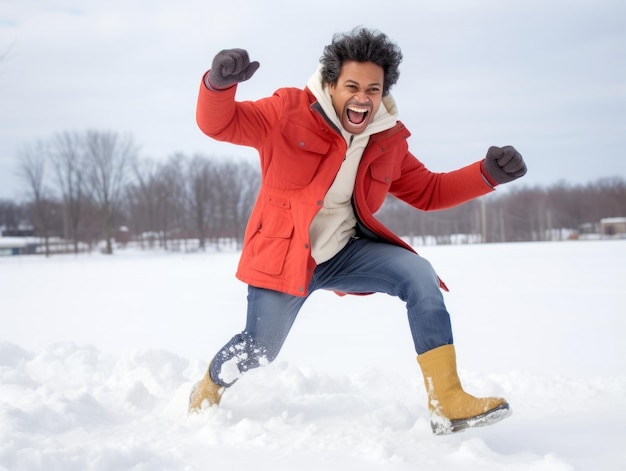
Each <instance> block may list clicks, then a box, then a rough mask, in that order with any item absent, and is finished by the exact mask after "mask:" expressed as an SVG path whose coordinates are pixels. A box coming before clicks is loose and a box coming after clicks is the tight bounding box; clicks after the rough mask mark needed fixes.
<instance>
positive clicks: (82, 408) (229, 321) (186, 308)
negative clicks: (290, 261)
mask: <svg viewBox="0 0 626 471" xmlns="http://www.w3.org/2000/svg"><path fill="white" fill-rule="evenodd" d="M419 251H420V253H422V255H424V256H425V257H426V258H428V259H429V260H430V261H431V262H432V263H433V265H434V266H435V267H436V269H437V271H438V273H439V274H440V276H441V277H442V278H443V279H444V281H446V283H447V284H448V286H449V287H450V289H451V292H450V293H447V294H446V295H445V297H446V302H447V305H448V308H449V309H450V311H451V314H452V321H453V326H454V333H455V343H456V346H457V356H458V362H459V372H460V375H461V379H462V382H463V384H464V386H465V388H466V390H468V392H470V393H472V394H476V395H482V394H488V395H503V396H504V397H506V398H507V399H508V401H509V403H510V404H511V407H512V409H513V415H512V417H510V418H507V419H506V420H504V421H502V422H500V423H498V424H495V425H493V426H490V427H485V428H481V429H472V430H468V431H466V432H463V433H459V434H455V435H450V436H444V437H436V436H433V435H432V433H431V430H430V425H429V421H428V412H427V407H426V393H425V390H424V385H423V381H422V378H421V374H420V372H419V368H418V365H417V362H416V360H415V354H414V352H413V351H412V342H411V339H410V334H409V329H408V322H407V320H406V316H405V314H404V311H403V307H402V304H401V303H400V302H399V301H398V300H396V299H394V298H390V297H387V296H384V295H374V296H367V297H338V296H336V295H334V294H332V293H326V292H322V293H315V294H314V295H313V296H312V297H311V298H310V299H309V300H308V301H307V303H306V304H305V306H304V308H303V310H302V312H301V314H300V317H299V318H298V319H297V321H296V323H295V325H294V328H293V330H292V332H291V334H290V337H289V338H288V339H287V342H286V344H285V346H284V348H283V350H282V352H281V354H280V355H279V357H278V359H277V360H276V361H275V362H274V363H272V364H271V365H269V366H267V367H265V368H262V369H259V370H255V371H252V372H250V373H249V374H247V375H246V376H245V377H244V378H242V379H241V381H239V382H238V383H237V384H236V385H235V386H234V387H233V388H231V389H230V390H228V391H226V393H225V395H224V397H223V400H222V405H221V407H220V408H219V409H212V410H207V411H204V412H203V413H201V414H197V415H192V416H189V415H187V402H188V397H189V392H190V390H191V387H192V385H193V384H194V383H195V381H197V380H199V379H200V378H201V376H202V375H203V374H204V371H205V369H206V367H207V363H208V361H209V360H210V358H211V357H212V355H213V354H214V353H215V351H216V350H217V349H218V348H219V347H221V346H222V345H223V344H224V343H225V342H226V341H227V340H228V339H230V337H231V336H232V335H233V334H235V333H237V332H239V331H240V330H241V328H242V327H243V322H244V312H245V296H246V287H245V285H243V284H242V283H241V282H239V281H237V280H236V279H235V278H234V271H235V268H236V264H237V260H238V253H236V252H215V253H200V254H178V253H149V252H132V251H119V252H118V253H117V254H116V255H114V256H113V257H110V256H105V255H100V254H93V255H80V256H73V255H70V256H54V257H52V258H49V259H46V258H44V257H41V256H23V257H3V258H0V470H1V471H9V470H10V471H22V470H29V471H31V470H46V471H54V470H63V471H72V470H76V471H78V470H80V471H84V470H96V471H98V470H135V471H146V470H182V471H195V470H206V469H211V470H249V469H254V470H260V471H264V470H272V471H274V470H290V471H293V470H299V471H308V470H311V471H312V470H315V471H319V470H321V469H324V470H329V471H333V470H342V471H343V470H353V469H359V470H362V471H370V470H371V471H374V470H376V471H380V470H394V471H395V470H400V471H403V470H415V469H420V470H437V471H445V470H481V471H490V470H520V471H521V470H525V471H526V470H532V471H548V470H550V471H553V470H556V471H561V470H562V471H569V470H598V469H601V470H609V471H610V470H622V469H626V448H625V447H624V443H626V427H624V424H625V423H626V374H625V373H626V347H625V346H624V342H623V339H622V336H623V334H624V332H625V331H626V319H625V314H626V309H625V306H626V241H624V240H611V241H570V242H552V243H525V244H502V245H498V244H493V245H464V246H439V247H422V248H419Z"/></svg>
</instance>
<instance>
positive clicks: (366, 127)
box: [189, 29, 526, 434]
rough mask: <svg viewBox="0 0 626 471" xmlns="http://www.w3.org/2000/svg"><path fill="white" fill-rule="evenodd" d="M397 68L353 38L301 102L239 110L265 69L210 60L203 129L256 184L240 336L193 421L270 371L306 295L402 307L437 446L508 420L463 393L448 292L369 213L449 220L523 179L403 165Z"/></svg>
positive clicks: (382, 41)
mask: <svg viewBox="0 0 626 471" xmlns="http://www.w3.org/2000/svg"><path fill="white" fill-rule="evenodd" d="M401 60H402V54H401V51H400V49H399V48H398V47H397V46H396V45H395V44H393V43H392V42H390V40H389V39H388V38H387V36H386V35H384V34H382V33H380V32H377V31H372V30H368V29H355V30H354V31H352V32H350V33H347V34H341V35H335V37H334V38H333V41H332V44H330V45H328V46H327V47H326V48H325V50H324V55H323V56H322V58H321V65H320V67H319V69H318V70H317V72H316V73H315V74H314V75H313V76H312V77H311V79H310V80H309V81H308V83H307V86H306V88H305V89H304V90H302V89H296V88H282V89H279V90H277V91H276V92H275V93H274V95H272V96H271V97H266V98H263V99H260V100H258V101H254V102H252V101H246V102H237V101H236V100H235V92H236V89H237V84H238V83H240V82H243V81H246V80H248V79H250V78H251V77H252V75H253V74H254V73H255V72H256V70H257V69H258V67H259V63H258V62H251V61H250V60H249V58H248V53H247V52H246V51H245V50H243V49H231V50H225V51H222V52H220V53H218V54H217V55H216V56H215V58H214V60H213V64H212V67H211V69H210V70H209V72H207V73H206V74H205V76H204V78H203V81H202V84H201V86H200V93H199V97H198V107H197V115H196V119H197V122H198V125H199V127H200V129H201V130H202V131H203V132H204V133H205V134H207V135H208V136H210V137H212V138H214V139H217V140H221V141H227V142H231V143H233V144H238V145H244V146H250V147H253V148H255V149H257V151H258V152H259V156H260V161H261V169H262V184H261V188H260V191H259V195H258V198H257V201H256V204H255V206H254V208H253V210H252V213H251V215H250V219H249V221H248V226H247V229H246V232H245V237H244V245H243V250H242V254H241V259H240V263H239V268H238V271H237V277H238V278H239V279H241V280H242V281H244V282H245V283H247V284H248V285H249V287H248V312H247V322H246V326H245V329H244V330H243V331H242V332H241V333H239V334H237V335H235V336H234V337H233V338H232V339H231V340H230V341H229V342H228V343H227V344H226V345H225V346H224V347H223V348H222V349H221V350H219V352H218V353H217V354H216V355H215V357H214V358H213V360H212V361H211V363H210V365H209V368H208V371H207V373H206V375H205V376H204V378H203V379H202V380H201V381H200V382H198V383H197V384H196V385H195V387H194V389H193V391H192V393H191V397H190V405H189V410H190V411H192V412H193V411H199V410H201V409H202V408H203V407H207V406H213V405H217V404H219V402H220V399H221V396H222V394H223V392H224V391H225V389H227V388H229V387H231V386H232V385H233V384H234V383H235V382H236V381H237V380H238V379H239V378H240V376H241V375H242V374H244V373H245V372H246V371H248V370H250V369H252V368H256V367H259V366H263V365H266V364H268V363H270V362H271V361H273V360H274V359H275V358H276V355H277V354H278V352H279V350H280V348H281V346H282V345H283V342H284V340H285V338H286V336H287V334H288V332H289V330H290V328H291V325H292V324H293V322H294V320H295V318H296V316H297V314H298V311H299V310H300V308H301V306H302V305H303V303H304V302H305V301H306V299H307V298H308V296H310V295H311V293H313V292H314V291H316V290H319V289H325V290H333V291H336V292H339V293H354V294H357V293H359V294H365V293H374V292H381V293H387V294H390V295H392V296H398V297H399V298H400V299H402V300H403V301H404V302H405V303H406V308H407V313H408V318H409V326H410V329H411V333H412V336H413V341H414V344H415V351H416V353H417V354H418V357H417V360H418V363H419V365H420V367H421V369H422V373H423V376H424V384H425V386H426V390H427V393H428V399H429V401H428V402H429V403H428V405H429V410H430V415H431V425H432V428H433V432H434V433H436V434H444V433H451V432H455V431H459V430H464V429H466V428H467V427H472V426H478V425H487V424H490V423H493V422H496V421H498V420H500V419H502V418H504V417H507V416H508V415H510V409H509V405H508V403H507V402H506V401H505V400H504V399H501V398H475V397H473V396H471V395H469V394H467V393H465V392H464V391H463V389H462V387H461V384H460V381H459V378H458V375H457V371H456V357H455V350H454V346H453V339H452V329H451V325H450V316H449V314H448V312H447V310H446V307H445V305H444V301H443V296H442V294H441V289H440V288H443V289H446V288H445V285H444V284H443V283H442V282H441V280H439V278H438V277H437V275H436V274H435V272H434V270H433V268H432V267H431V265H430V264H429V262H428V261H426V260H425V259H424V258H422V257H420V256H419V255H417V254H416V253H415V252H414V250H413V249H412V248H411V247H410V246H408V245H407V244H406V243H404V242H403V241H402V240H401V239H400V238H399V237H398V236H396V235H395V234H394V233H392V232H391V231H390V230H389V229H388V228H386V227H385V226H384V225H383V224H381V223H380V222H379V221H378V220H377V219H376V218H375V217H374V213H375V212H376V211H377V210H378V209H379V208H380V207H381V205H382V204H383V202H384V200H385V197H386V195H387V194H388V193H391V194H392V195H394V196H396V197H397V198H400V199H401V200H403V201H405V202H407V203H409V204H411V205H413V206H414V207H416V208H419V209H421V210H440V209H445V208H449V207H451V206H455V205H458V204H461V203H464V202H466V201H468V200H470V199H473V198H476V197H478V196H481V195H484V194H486V193H489V192H490V191H492V190H493V188H494V187H495V186H496V185H498V184H501V183H506V182H509V181H511V180H514V179H516V178H518V177H520V176H522V175H524V174H525V173H526V166H525V164H524V161H523V159H522V157H521V155H520V154H519V153H518V152H517V151H516V150H515V149H514V148H513V147H510V146H508V147H503V148H498V147H491V148H490V149H489V150H488V152H487V155H486V157H485V159H483V160H482V161H479V162H476V163H473V164H471V165H469V166H467V167H464V168H461V169H459V170H456V171H453V172H449V173H434V172H430V171H429V170H427V169H426V167H425V166H424V165H423V164H422V163H421V162H420V161H419V160H417V159H416V158H415V157H414V156H413V155H412V154H411V153H410V152H409V150H408V144H407V138H408V136H409V132H408V131H407V130H406V128H405V127H404V125H403V124H402V123H401V122H399V121H398V120H397V118H396V115H397V112H396V107H395V103H394V101H393V98H392V97H391V95H390V94H389V89H390V88H391V86H392V85H394V84H395V83H396V81H397V80H398V76H399V72H398V66H399V64H400V62H401Z"/></svg>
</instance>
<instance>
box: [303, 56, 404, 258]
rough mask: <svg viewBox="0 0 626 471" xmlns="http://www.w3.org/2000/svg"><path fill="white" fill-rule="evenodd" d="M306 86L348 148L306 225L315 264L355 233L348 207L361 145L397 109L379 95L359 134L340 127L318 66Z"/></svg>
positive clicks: (384, 125)
mask: <svg viewBox="0 0 626 471" xmlns="http://www.w3.org/2000/svg"><path fill="white" fill-rule="evenodd" d="M307 87H308V88H309V90H311V92H312V93H313V95H314V96H315V98H317V101H318V102H319V104H320V105H321V107H322V109H323V110H324V113H325V114H326V117H327V118H328V119H329V120H331V121H332V122H333V123H334V124H335V126H336V127H337V128H338V129H340V130H341V134H342V136H343V137H344V139H345V140H346V143H347V144H348V150H347V152H346V156H345V158H344V161H343V164H342V165H341V168H340V169H339V171H338V172H337V175H336V176H335V180H334V181H333V184H332V185H331V187H330V188H329V189H328V192H327V193H326V196H325V197H324V206H323V207H322V209H321V210H320V211H319V212H318V213H317V215H316V216H315V218H314V219H313V221H312V223H311V227H310V228H309V237H310V239H311V255H312V256H313V259H314V260H315V261H316V262H317V263H318V264H320V263H324V262H325V261H327V260H330V259H331V258H332V257H334V256H335V255H336V254H337V253H339V251H340V250H341V249H343V248H344V247H345V246H346V244H347V243H348V241H349V240H350V237H352V236H353V235H354V234H355V232H356V229H355V226H356V216H355V215H354V209H353V208H352V192H353V191H354V181H355V179H356V172H357V169H358V166H359V162H360V161H361V156H362V155H363V151H364V150H365V146H366V145H367V142H368V141H369V137H370V136H371V135H372V134H376V133H379V132H382V131H386V130H387V129H391V128H392V127H394V126H395V124H396V121H397V109H396V104H395V101H394V99H393V98H392V96H391V95H389V94H388V95H387V96H386V97H385V98H383V102H382V106H381V107H380V108H379V109H378V112H377V113H376V115H375V116H374V119H373V120H372V122H370V123H369V124H368V125H367V127H366V128H365V130H364V131H363V132H362V133H361V134H354V135H353V134H350V133H348V132H347V131H346V130H345V129H344V128H343V127H342V126H341V121H340V120H339V117H338V116H337V113H335V109H334V108H333V104H332V101H331V97H330V92H329V90H328V85H327V84H325V83H323V80H322V74H321V72H320V68H318V70H317V71H316V72H315V73H314V74H313V76H312V77H311V78H310V79H309V81H308V82H307Z"/></svg>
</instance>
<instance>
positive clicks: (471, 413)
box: [417, 345, 512, 435]
mask: <svg viewBox="0 0 626 471" xmlns="http://www.w3.org/2000/svg"><path fill="white" fill-rule="evenodd" d="M417 362H418V363H419V365H420V367H421V369H422V374H423V376H424V385H425V386H426V393H427V395H428V409H429V411H430V425H431V427H432V430H433V433H434V434H435V435H446V434H450V433H454V432H460V431H463V430H465V429H467V428H470V427H480V426H484V425H491V424H493V423H495V422H498V421H500V420H502V419H504V418H506V417H508V416H510V415H511V413H512V412H511V409H510V408H509V404H508V403H507V402H506V400H504V399H503V398H500V397H483V398H477V397H474V396H472V395H471V394H467V393H466V392H465V391H463V387H462V386H461V381H460V380H459V376H458V374H457V369H456V352H455V349H454V345H444V346H442V347H437V348H434V349H432V350H429V351H428V352H426V353H422V354H421V355H418V357H417Z"/></svg>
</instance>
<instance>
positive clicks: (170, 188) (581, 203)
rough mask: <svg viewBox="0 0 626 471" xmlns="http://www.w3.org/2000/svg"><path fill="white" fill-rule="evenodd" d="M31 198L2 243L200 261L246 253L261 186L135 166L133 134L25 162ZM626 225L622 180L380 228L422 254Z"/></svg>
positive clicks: (174, 163)
mask: <svg viewBox="0 0 626 471" xmlns="http://www.w3.org/2000/svg"><path fill="white" fill-rule="evenodd" d="M18 161H19V163H18V175H19V176H20V178H21V181H22V182H23V185H24V186H23V188H24V195H25V196H24V199H23V200H21V201H11V200H0V227H4V233H5V235H24V234H26V233H30V232H31V230H30V228H32V232H34V235H35V236H37V237H39V238H41V239H42V240H43V247H44V251H45V253H46V254H50V253H51V252H53V251H58V250H59V246H58V241H62V249H63V250H64V251H68V250H71V251H74V252H76V253H78V252H80V251H84V250H87V251H90V250H93V249H94V248H95V247H100V248H101V250H102V251H103V252H104V253H108V254H111V253H113V250H114V246H115V243H118V244H120V243H122V244H123V243H128V242H131V241H132V242H133V243H136V244H138V245H140V246H143V247H160V248H163V249H177V250H180V249H183V250H203V249H205V248H206V247H207V246H208V245H209V244H213V245H219V244H220V243H221V242H222V241H229V242H233V241H234V242H236V243H238V244H240V243H241V238H242V236H243V232H244V229H245V225H246V222H247V217H248V215H249V213H250V211H251V209H252V206H253V204H254V201H255V198H256V193H257V191H258V188H259V184H260V178H261V177H260V172H259V168H258V162H257V161H255V160H252V161H248V160H238V159H222V158H216V157H208V156H205V155H200V154H196V155H192V156H189V155H186V154H183V153H176V154H173V155H171V156H170V157H169V159H167V160H166V161H164V162H162V161H155V160H151V159H146V158H139V155H138V146H137V145H136V143H135V141H134V139H133V137H132V135H122V134H118V133H115V132H102V131H94V130H87V131H83V132H62V133H59V134H57V135H55V136H54V137H53V138H52V139H50V140H48V141H38V142H36V143H33V144H31V145H28V146H25V147H24V148H22V149H21V150H20V151H19V155H18ZM624 215H626V182H625V180H624V179H623V178H622V177H612V178H606V179H601V180H599V181H596V182H592V183H589V184H586V185H570V184H568V183H566V182H561V183H557V184H555V185H552V186H550V187H548V188H542V187H524V186H515V187H513V188H512V189H510V190H509V191H505V192H502V193H499V192H497V193H494V194H492V195H489V196H487V197H483V198H480V199H478V200H474V201H471V202H469V203H466V204H464V205H462V206H459V207H457V208H452V209H449V210H446V211H439V212H430V213H424V212H416V210H415V209H413V208H411V207H409V206H407V205H406V204H404V203H402V202H400V201H398V200H396V199H394V198H392V197H390V198H388V200H387V201H386V203H385V204H384V205H383V208H382V209H381V210H380V212H379V213H378V217H379V218H380V219H381V220H382V221H383V222H384V223H385V224H387V225H388V226H390V227H391V228H392V229H394V230H395V231H396V232H397V233H399V234H401V235H404V236H407V237H412V238H413V239H414V241H415V242H416V243H429V242H433V243H452V242H511V241H536V240H554V239H562V238H565V237H572V236H573V235H575V234H578V233H580V232H584V231H597V228H596V227H594V225H597V223H598V222H599V221H600V219H602V218H605V217H616V216H624Z"/></svg>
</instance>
